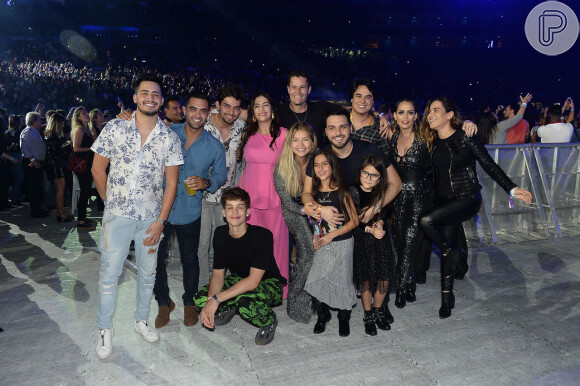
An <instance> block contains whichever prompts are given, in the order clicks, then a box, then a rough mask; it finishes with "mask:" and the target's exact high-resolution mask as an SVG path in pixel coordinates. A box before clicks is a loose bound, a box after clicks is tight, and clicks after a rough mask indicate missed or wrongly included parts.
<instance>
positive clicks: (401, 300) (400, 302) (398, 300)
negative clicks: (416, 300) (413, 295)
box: [395, 287, 407, 308]
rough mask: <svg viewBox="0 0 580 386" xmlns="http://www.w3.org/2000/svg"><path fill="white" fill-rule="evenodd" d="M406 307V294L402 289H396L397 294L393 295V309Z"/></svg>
mask: <svg viewBox="0 0 580 386" xmlns="http://www.w3.org/2000/svg"><path fill="white" fill-rule="evenodd" d="M406 305H407V294H406V293H405V288H404V287H399V288H397V294H396V295H395V307H397V308H405V306H406Z"/></svg>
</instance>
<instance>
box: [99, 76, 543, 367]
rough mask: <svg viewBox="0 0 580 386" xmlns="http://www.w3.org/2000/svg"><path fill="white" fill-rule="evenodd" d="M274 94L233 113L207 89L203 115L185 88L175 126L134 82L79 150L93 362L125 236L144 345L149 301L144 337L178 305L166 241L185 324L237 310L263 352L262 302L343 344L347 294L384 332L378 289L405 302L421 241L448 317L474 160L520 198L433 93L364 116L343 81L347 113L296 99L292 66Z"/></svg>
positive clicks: (298, 79) (359, 95) (368, 98)
mask: <svg viewBox="0 0 580 386" xmlns="http://www.w3.org/2000/svg"><path fill="white" fill-rule="evenodd" d="M287 89H288V94H289V97H290V102H289V103H288V104H283V105H279V106H277V105H275V104H274V103H273V101H272V99H271V98H270V96H269V95H268V94H267V93H266V92H263V91H260V92H258V93H256V94H255V95H254V96H253V97H252V98H251V101H250V104H249V108H248V110H247V114H246V111H243V109H242V94H241V92H240V91H239V90H238V89H237V87H235V86H232V85H227V86H225V87H224V88H223V89H222V90H221V91H220V92H219V95H218V100H217V101H216V102H215V106H214V109H212V106H210V103H209V101H208V98H207V97H206V96H204V95H202V94H197V93H192V94H190V95H188V96H187V97H186V98H185V99H184V100H183V106H182V113H183V115H184V116H185V121H184V122H183V123H179V124H174V125H171V126H170V127H168V126H166V125H165V124H164V123H163V122H162V121H161V119H160V118H159V116H158V112H159V109H160V106H161V105H162V104H163V97H162V84H161V81H160V80H159V79H157V78H155V77H154V76H149V75H143V76H141V77H140V78H139V79H137V80H136V83H135V95H134V102H135V104H136V106H137V109H136V111H135V112H134V113H133V114H129V113H126V114H122V115H121V118H119V119H115V120H112V121H111V122H109V123H108V124H107V125H106V126H105V128H104V129H103V131H102V132H101V134H100V136H99V137H98V139H97V140H96V141H95V143H94V144H93V145H92V147H91V148H92V150H93V151H94V153H95V156H94V161H93V166H92V174H93V176H94V181H95V185H96V187H97V190H98V192H99V194H100V196H101V198H102V199H103V201H104V202H105V211H104V215H103V221H102V227H101V238H100V241H99V249H100V252H101V271H100V280H99V309H98V327H99V339H98V345H97V356H98V357H99V358H100V359H105V358H107V357H109V356H110V355H111V353H112V336H113V331H112V315H113V312H114V307H115V297H116V288H117V281H118V277H119V275H120V274H121V272H122V267H123V261H124V260H125V258H126V257H127V254H128V251H129V245H130V242H131V240H135V252H136V263H137V267H138V272H139V273H138V283H137V310H136V311H135V320H136V323H135V330H136V331H137V332H138V333H139V334H141V335H142V336H143V338H144V339H145V340H147V341H149V342H154V341H156V340H158V339H159V334H158V332H157V331H156V330H155V329H153V328H151V326H149V324H148V321H147V318H148V316H149V301H150V297H151V295H152V293H154V294H155V298H156V300H157V302H158V305H159V310H158V315H157V317H156V319H155V327H156V328H162V327H163V326H165V325H167V323H168V322H169V320H170V314H171V312H172V311H173V310H174V309H175V307H176V305H175V303H174V302H173V300H171V298H170V296H169V288H168V283H167V273H166V252H167V247H168V241H169V240H170V237H171V236H172V235H173V234H174V233H175V235H176V236H177V243H178V245H179V251H180V258H181V263H182V266H183V288H184V293H183V296H182V300H183V304H184V309H183V310H184V324H185V325H186V326H192V325H194V324H196V323H197V321H198V318H200V319H201V322H202V324H203V326H204V327H206V328H208V329H210V330H213V329H215V328H216V326H223V325H225V324H226V323H228V322H229V321H231V320H232V318H233V317H234V316H235V315H236V314H238V315H240V317H241V318H242V319H244V320H246V321H248V322H249V323H251V324H252V325H254V326H256V327H258V328H259V330H258V333H257V334H256V337H255V342H256V344H268V343H270V342H271V341H272V340H273V339H274V334H275V330H276V326H277V324H278V319H277V317H276V314H275V312H274V311H273V309H272V308H273V307H275V306H278V305H280V304H281V303H282V300H283V299H286V300H287V312H288V315H289V317H290V318H292V319H294V320H296V321H298V322H302V323H309V322H310V320H311V318H312V315H313V309H314V310H315V311H316V315H317V320H316V323H315V325H314V330H313V331H314V333H316V334H320V333H323V332H324V331H325V329H326V325H327V323H328V321H329V320H330V319H331V317H332V316H331V310H337V311H338V320H339V334H340V335H341V336H348V335H349V334H350V327H349V320H350V315H351V310H352V307H353V306H354V305H355V304H356V302H357V292H359V293H360V295H361V300H362V306H363V308H364V326H365V333H366V334H368V335H376V334H377V328H379V329H381V330H388V329H390V324H391V323H393V316H392V314H391V313H390V311H389V309H388V304H387V303H388V295H387V294H388V292H389V290H390V289H392V292H393V293H394V294H395V305H396V307H398V308H403V307H405V305H406V303H407V302H413V301H415V300H416V294H415V292H416V283H424V282H425V280H426V271H427V269H428V266H429V259H430V256H431V245H432V244H435V245H436V246H437V247H438V249H439V250H440V251H441V267H442V269H441V307H440V309H439V316H440V317H441V318H447V317H449V316H450V315H451V310H452V309H453V307H454V305H455V298H454V296H453V283H454V279H455V278H456V277H458V278H462V277H463V275H465V273H466V272H467V269H468V266H467V247H466V241H465V235H464V233H463V228H462V222H463V221H466V220H468V219H470V218H472V217H473V216H475V214H476V213H477V212H478V210H479V207H480V205H481V196H480V193H479V191H480V189H481V185H480V184H479V182H478V179H477V172H476V167H475V162H476V160H477V161H478V162H479V163H480V164H481V166H482V167H483V169H484V170H485V171H486V172H487V173H488V174H489V175H490V176H491V177H493V178H494V180H495V181H496V182H497V183H498V184H499V185H500V186H501V187H502V188H503V189H504V190H505V191H506V193H507V194H508V195H509V196H510V197H514V198H518V199H521V200H523V201H524V202H526V203H527V204H530V203H531V200H532V196H531V194H530V193H529V192H528V191H526V190H524V189H521V188H519V187H517V186H516V184H514V183H513V182H512V181H511V180H510V179H509V178H508V177H507V176H506V174H505V173H504V172H503V171H502V170H501V169H500V168H499V167H498V166H497V164H495V162H494V161H493V160H492V159H491V157H490V156H489V155H488V153H487V151H486V149H485V147H484V146H483V144H482V143H481V141H480V140H479V139H478V137H477V136H473V132H474V125H473V124H472V123H470V122H465V123H464V122H463V121H462V118H461V115H460V113H459V109H458V108H457V106H455V105H454V103H453V102H452V101H451V100H450V99H449V98H447V97H437V98H433V99H432V100H430V101H429V102H428V103H427V106H426V108H425V113H424V115H423V118H422V119H421V118H420V114H419V113H418V106H417V105H416V104H415V103H414V102H413V101H412V100H408V99H403V100H401V101H399V102H397V103H396V104H395V105H394V111H393V118H394V119H393V121H392V124H386V122H385V120H384V119H382V118H381V117H379V116H377V115H375V114H374V112H373V111H372V107H373V103H374V101H375V100H376V95H375V90H374V87H373V85H372V82H369V81H367V80H356V81H355V82H354V83H353V87H352V94H351V95H352V99H351V102H352V104H351V107H352V108H351V109H350V110H347V109H345V108H343V107H340V106H337V105H334V104H331V103H326V102H311V101H308V94H309V93H310V91H311V87H310V82H309V79H308V75H307V74H306V73H304V72H301V71H295V72H292V73H291V74H290V75H289V77H288V85H287ZM522 102H523V104H525V103H526V101H522ZM242 118H243V119H242ZM107 170H109V171H108V172H107ZM506 197H507V196H506ZM391 204H394V205H391ZM289 240H290V241H289ZM210 241H213V251H214V257H213V270H212V271H211V278H210V279H209V283H208V284H207V285H205V286H203V287H202V288H201V289H199V290H198V285H199V282H200V279H199V278H200V273H201V274H206V273H209V271H210V266H211V265H212V264H210V263H209V255H210ZM393 243H394V244H393ZM290 245H293V247H294V249H295V252H296V263H295V265H294V266H293V267H292V270H290V261H289V260H290V259H289V254H290V250H291V249H290ZM395 254H396V259H395ZM395 260H396V262H395ZM228 271H229V274H226V273H227V272H228ZM290 272H291V273H290Z"/></svg>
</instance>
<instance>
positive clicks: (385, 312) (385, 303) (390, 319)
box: [379, 296, 395, 330]
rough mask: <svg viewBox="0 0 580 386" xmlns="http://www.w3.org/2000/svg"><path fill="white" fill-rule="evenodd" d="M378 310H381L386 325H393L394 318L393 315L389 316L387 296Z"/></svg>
mask: <svg viewBox="0 0 580 386" xmlns="http://www.w3.org/2000/svg"><path fill="white" fill-rule="evenodd" d="M380 308H381V310H382V313H383V315H385V320H386V321H387V323H389V324H393V322H394V321H395V318H393V314H391V311H390V310H389V297H388V296H387V298H386V299H385V300H384V301H383V305H382V306H381V307H380ZM379 328H380V327H379ZM381 330H382V329H381Z"/></svg>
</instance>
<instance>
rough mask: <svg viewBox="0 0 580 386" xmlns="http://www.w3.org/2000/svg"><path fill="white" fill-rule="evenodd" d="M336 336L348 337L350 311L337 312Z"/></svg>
mask: <svg viewBox="0 0 580 386" xmlns="http://www.w3.org/2000/svg"><path fill="white" fill-rule="evenodd" d="M338 335H340V336H343V337H344V336H349V335H350V310H338Z"/></svg>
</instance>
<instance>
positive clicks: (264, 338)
mask: <svg viewBox="0 0 580 386" xmlns="http://www.w3.org/2000/svg"><path fill="white" fill-rule="evenodd" d="M277 326H278V318H276V319H275V320H274V322H273V323H270V324H268V325H267V326H264V327H260V329H259V330H258V333H257V334H256V339H255V341H256V344H257V345H260V346H265V345H267V344H268V343H270V342H272V341H273V340H274V334H275V333H276V327H277Z"/></svg>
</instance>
